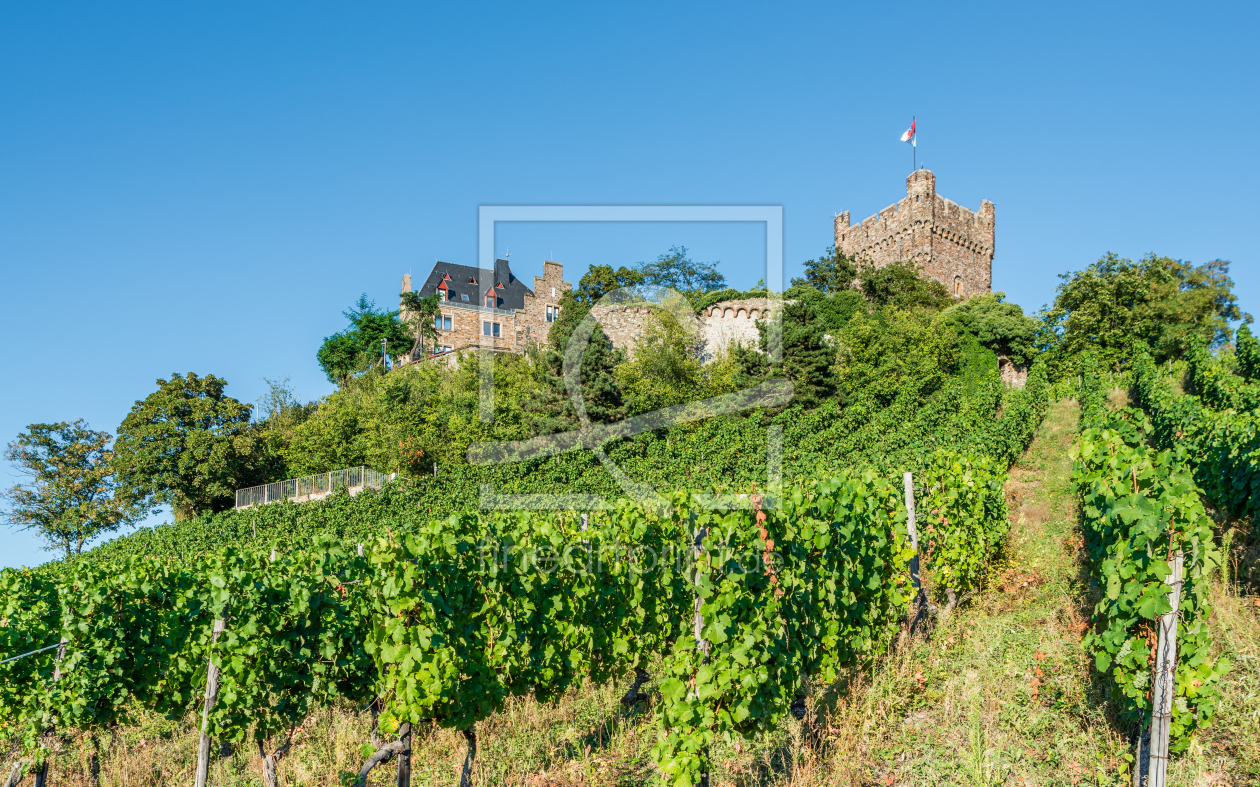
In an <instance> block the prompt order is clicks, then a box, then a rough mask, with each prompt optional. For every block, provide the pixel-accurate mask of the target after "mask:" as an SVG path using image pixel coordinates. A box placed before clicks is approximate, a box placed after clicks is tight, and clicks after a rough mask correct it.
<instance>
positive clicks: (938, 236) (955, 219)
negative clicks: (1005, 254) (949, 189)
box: [835, 169, 996, 298]
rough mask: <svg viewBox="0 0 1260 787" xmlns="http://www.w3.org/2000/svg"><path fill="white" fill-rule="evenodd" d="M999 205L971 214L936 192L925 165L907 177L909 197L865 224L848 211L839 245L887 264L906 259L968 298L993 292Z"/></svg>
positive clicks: (839, 228) (985, 204) (839, 222)
mask: <svg viewBox="0 0 1260 787" xmlns="http://www.w3.org/2000/svg"><path fill="white" fill-rule="evenodd" d="M995 223H996V222H995V217H994V206H993V203H992V202H990V201H988V200H983V201H982V202H981V203H980V210H979V211H976V212H974V213H973V212H972V211H970V210H968V209H967V208H964V207H962V206H960V205H958V204H956V203H954V202H952V201H950V200H948V199H945V198H944V197H942V196H941V195H939V194H937V193H936V176H935V175H934V174H932V172H931V170H927V169H920V170H916V171H915V172H912V173H910V175H908V176H907V177H906V196H905V198H904V199H902V200H898V201H897V202H895V203H893V204H892V205H889V206H888V207H886V208H884V209H883V210H881V211H880V212H879V213H877V214H875V215H874V216H871V217H870V218H868V219H866V221H863V222H861V223H860V224H856V225H854V224H851V223H850V221H849V214H848V212H845V213H841V214H839V215H838V216H837V217H836V222H835V243H836V248H837V249H839V250H840V251H841V252H842V253H844V254H846V255H848V256H850V257H853V258H855V259H856V260H857V261H858V262H859V263H869V264H872V265H874V266H875V267H883V266H885V265H889V264H891V263H894V262H899V261H906V262H910V263H913V264H914V265H916V266H918V267H920V268H922V269H923V272H924V274H926V275H928V276H931V277H932V278H934V279H936V280H937V281H939V282H941V283H942V284H944V285H945V287H946V288H947V289H948V290H949V291H950V293H951V294H953V295H955V296H958V297H962V298H966V297H970V296H972V295H979V294H981V293H986V292H991V290H992V276H993V246H994V227H995Z"/></svg>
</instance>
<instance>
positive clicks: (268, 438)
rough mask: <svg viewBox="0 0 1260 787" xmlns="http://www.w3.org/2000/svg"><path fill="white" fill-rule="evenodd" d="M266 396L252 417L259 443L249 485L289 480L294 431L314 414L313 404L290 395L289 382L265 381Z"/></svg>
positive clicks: (291, 474)
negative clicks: (290, 449) (289, 460)
mask: <svg viewBox="0 0 1260 787" xmlns="http://www.w3.org/2000/svg"><path fill="white" fill-rule="evenodd" d="M263 382H265V383H267V393H266V394H264V395H263V397H262V400H261V401H260V402H259V406H258V412H257V413H256V415H255V423H254V427H253V428H254V432H255V433H256V435H257V438H258V442H259V459H258V461H256V462H254V463H253V465H254V472H253V473H252V475H253V476H254V477H253V478H252V480H251V481H250V485H254V484H266V483H271V482H272V481H281V480H283V479H285V478H292V477H293V476H294V475H295V474H294V473H292V472H291V471H290V470H289V466H288V461H287V459H286V455H287V453H288V451H289V446H290V445H292V443H293V439H294V437H295V436H296V435H297V430H298V427H300V426H301V425H302V424H304V423H305V422H306V421H307V420H308V419H310V417H311V416H312V415H314V414H315V412H316V410H318V409H319V406H318V404H317V403H316V402H307V403H305V404H303V403H302V402H301V401H299V400H298V398H297V396H296V395H295V394H294V392H293V387H292V386H291V385H290V384H289V378H287V377H286V378H284V379H283V380H279V381H276V380H268V379H266V378H263Z"/></svg>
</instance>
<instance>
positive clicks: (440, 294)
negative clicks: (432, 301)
mask: <svg viewBox="0 0 1260 787" xmlns="http://www.w3.org/2000/svg"><path fill="white" fill-rule="evenodd" d="M437 296H438V300H439V301H444V300H446V290H438V291H437Z"/></svg>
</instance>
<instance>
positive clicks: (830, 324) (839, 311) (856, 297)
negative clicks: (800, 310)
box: [783, 284, 867, 336]
mask: <svg viewBox="0 0 1260 787" xmlns="http://www.w3.org/2000/svg"><path fill="white" fill-rule="evenodd" d="M783 297H784V298H785V299H786V300H791V301H805V302H806V303H808V304H809V306H810V308H811V309H812V310H813V312H814V315H815V317H816V319H817V320H818V321H819V322H820V323H821V324H822V327H823V331H824V332H825V333H828V334H830V335H832V336H835V335H836V334H837V333H838V332H839V331H840V329H841V328H843V327H844V326H845V325H847V324H848V322H849V320H850V319H852V318H853V315H855V314H858V313H859V312H865V311H866V307H867V303H866V299H865V298H863V297H862V293H860V292H858V291H857V290H855V289H853V288H851V287H850V288H847V289H844V290H840V291H838V292H833V293H823V292H822V291H821V290H819V289H817V288H815V287H814V286H813V285H811V284H794V285H793V286H792V287H791V289H789V290H788V291H787V292H785V293H783Z"/></svg>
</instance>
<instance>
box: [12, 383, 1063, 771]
mask: <svg viewBox="0 0 1260 787" xmlns="http://www.w3.org/2000/svg"><path fill="white" fill-rule="evenodd" d="M991 368H992V367H990V369H991ZM1046 407H1047V386H1046V385H1045V382H1044V374H1043V373H1042V371H1041V370H1040V369H1037V370H1036V371H1034V373H1033V375H1032V378H1031V380H1030V383H1029V385H1028V386H1027V387H1026V388H1025V389H1024V390H1022V391H1018V390H1017V391H1009V392H1008V391H1005V389H1004V388H1003V387H1002V386H1001V384H1000V382H999V381H998V380H997V378H996V374H995V373H993V372H992V371H988V372H987V374H982V373H978V374H976V375H972V376H971V377H966V376H964V377H962V378H959V379H957V380H956V381H954V382H953V383H952V384H951V385H949V386H946V387H944V388H942V389H941V390H940V391H938V392H937V393H936V394H935V395H934V396H933V397H931V398H929V399H928V401H927V404H926V405H925V406H922V407H920V408H916V409H915V410H914V411H910V412H907V411H905V410H902V409H899V406H898V404H897V403H896V402H894V403H893V404H892V405H890V406H889V407H887V408H885V409H884V410H883V411H881V412H877V413H873V414H872V413H870V412H867V411H862V408H861V407H860V406H859V407H851V408H848V409H846V411H845V413H844V416H843V417H842V418H838V419H836V420H837V422H838V423H836V424H833V425H831V426H830V427H829V428H828V429H826V430H822V431H821V433H820V431H819V430H817V429H815V427H816V426H817V425H818V424H819V423H820V422H821V421H809V420H808V419H804V420H806V423H804V424H798V425H797V426H795V427H794V430H793V431H792V432H791V433H789V434H788V435H786V436H785V444H786V445H785V452H784V453H785V455H786V456H785V463H784V464H785V468H784V474H785V476H787V477H788V478H793V477H795V478H798V479H799V478H803V479H804V480H798V481H789V482H785V483H783V484H782V485H781V486H780V487H771V488H770V489H771V490H772V491H767V486H766V485H765V484H764V482H762V483H758V481H759V479H758V477H757V475H756V474H755V472H754V471H752V470H751V468H753V467H758V466H759V470H760V473H761V478H764V467H765V464H764V463H765V458H764V442H763V443H762V447H761V449H760V452H759V453H758V452H757V451H756V450H755V449H753V448H752V447H751V446H752V445H755V443H756V440H757V438H758V437H759V436H760V437H761V438H762V439H763V440H764V435H765V424H764V423H763V422H762V421H760V420H759V419H758V418H751V419H747V421H745V422H743V423H740V424H732V423H731V422H727V423H725V424H709V425H707V426H704V427H701V428H700V429H698V430H696V431H695V432H693V434H692V435H691V439H690V440H682V441H679V442H680V443H681V444H680V445H678V446H677V447H675V448H674V451H675V453H674V455H673V456H672V457H671V458H669V460H668V461H669V462H670V463H675V466H677V464H676V463H677V462H679V461H680V456H679V454H681V453H683V452H686V451H694V450H699V445H700V444H702V443H711V442H712V441H714V440H716V439H721V440H722V442H723V443H724V444H727V445H731V446H733V449H732V451H731V453H732V454H733V455H734V458H733V459H732V461H733V462H737V463H740V464H741V465H744V466H746V467H747V468H748V471H747V472H745V473H744V475H743V476H741V475H740V474H739V473H738V472H736V473H733V474H731V475H734V477H735V478H741V477H742V478H744V479H745V480H744V482H743V483H729V482H728V483H727V484H725V485H724V486H722V487H711V488H710V494H705V495H697V494H694V493H692V492H689V491H686V489H685V488H684V489H677V490H676V491H669V492H667V493H666V495H667V501H668V506H667V507H664V508H660V507H656V506H651V505H643V504H637V503H632V502H626V501H624V500H623V501H620V502H617V503H616V504H615V506H614V507H613V508H611V509H608V510H601V511H595V512H590V513H589V514H586V513H580V512H529V513H522V512H478V511H477V510H476V506H475V505H469V497H468V496H469V495H471V490H470V489H469V487H471V486H473V485H474V484H476V483H479V482H481V481H483V480H484V476H482V477H477V476H475V475H474V474H473V470H475V468H470V470H469V473H468V475H469V476H470V477H469V478H465V479H455V480H452V479H449V478H447V479H444V478H441V477H439V478H437V479H436V480H434V479H418V480H416V481H412V482H397V483H392V484H389V485H387V486H386V487H385V488H384V489H383V490H381V491H380V492H379V493H370V492H365V493H362V494H360V495H358V496H356V497H354V498H351V497H349V496H348V495H345V494H344V493H342V494H338V495H334V496H332V497H330V498H328V499H327V500H325V501H321V502H316V503H310V504H302V505H298V504H292V503H284V504H276V505H268V506H256V507H253V508H251V509H246V510H242V511H233V512H228V513H225V514H219V515H214V516H210V517H204V518H201V519H199V520H192V521H189V522H182V523H177V524H175V525H172V526H165V527H161V528H157V529H155V530H152V531H146V532H142V533H141V534H137V535H136V536H132V537H128V538H123V539H118V540H117V541H115V542H112V543H111V544H110V545H109V546H108V547H106V548H104V549H99V550H94V551H92V552H89V553H87V555H85V556H84V557H83V558H81V559H79V560H75V561H69V562H65V563H61V564H54V565H52V566H51V567H49V568H47V569H44V570H39V571H12V570H6V571H4V572H3V574H2V575H0V577H2V579H0V581H2V582H3V592H4V599H5V609H4V613H3V618H4V621H5V626H4V627H3V628H0V637H2V638H3V640H2V641H0V652H3V653H6V654H9V653H12V654H18V653H25V652H28V651H37V652H35V653H33V654H32V655H30V656H27V657H25V658H21V659H17V660H14V661H10V662H8V663H5V664H3V665H0V677H2V678H3V683H4V685H5V686H6V693H5V694H4V695H3V705H2V706H0V717H2V718H5V719H9V720H10V722H9V723H10V724H11V725H12V726H13V727H14V728H15V729H19V730H21V735H22V740H23V742H24V743H23V749H24V755H23V758H24V759H23V762H24V764H25V767H26V768H27V769H31V770H36V771H38V770H39V769H40V768H41V767H44V766H43V763H45V762H46V761H47V756H48V752H49V748H48V745H49V744H48V742H49V741H50V739H51V736H53V735H56V734H58V733H66V732H68V731H74V732H75V733H76V734H80V735H83V736H85V737H86V739H87V740H90V741H93V744H92V745H93V747H95V745H96V743H95V741H97V740H98V739H99V738H100V736H101V735H104V734H106V733H107V732H108V731H109V730H111V729H113V728H115V727H116V726H117V725H119V724H123V723H126V722H127V721H128V720H129V719H130V718H132V717H134V716H135V714H137V713H139V712H148V713H157V714H165V715H167V716H169V717H172V718H174V717H179V716H182V715H184V714H186V713H188V712H190V711H191V710H192V709H194V708H197V707H198V706H199V705H200V704H202V703H203V702H204V705H205V709H204V720H203V723H202V728H203V736H204V737H205V738H206V739H207V740H208V739H215V740H218V741H220V742H222V743H223V744H225V745H233V746H240V747H243V749H245V750H248V751H252V752H255V756H257V757H258V758H259V760H260V766H261V769H262V772H263V775H264V782H265V783H266V784H267V785H269V787H270V786H271V785H275V784H278V781H277V779H278V776H277V773H278V770H277V769H278V766H279V763H280V762H282V760H283V758H284V757H285V756H286V754H287V753H288V752H289V751H290V749H291V747H292V745H293V735H294V730H296V729H298V728H299V727H301V726H302V725H303V722H304V721H305V720H306V719H308V718H310V717H311V715H312V714H315V713H318V712H320V710H321V709H324V708H330V707H334V706H337V705H338V704H339V703H349V704H352V705H353V706H356V707H360V708H370V709H371V710H372V711H373V718H374V724H373V728H372V729H371V730H370V731H367V730H365V733H367V732H370V733H371V736H372V738H373V740H377V741H378V745H376V747H375V750H374V751H371V752H365V753H364V757H363V768H362V770H361V773H360V774H359V775H358V776H357V777H356V779H357V781H358V782H359V783H365V781H366V780H367V779H368V778H369V776H370V773H371V771H372V768H373V767H374V766H376V765H378V764H380V763H382V762H385V761H388V760H391V759H397V760H398V761H399V769H400V773H402V774H404V775H405V774H406V773H407V772H408V769H409V767H410V765H409V757H410V753H409V752H410V741H411V734H412V733H411V731H412V730H413V729H415V728H416V727H417V726H419V725H437V726H439V727H444V728H450V729H454V730H458V731H460V732H461V733H462V734H463V735H464V737H465V740H466V744H467V754H466V756H467V764H466V767H465V772H464V776H463V781H464V782H465V783H469V779H470V774H471V772H472V768H473V764H474V762H475V754H476V741H477V737H476V734H477V733H476V731H477V726H478V724H480V723H482V722H484V721H485V720H487V719H488V718H491V717H492V716H493V715H494V714H496V713H499V712H501V711H502V710H503V708H504V707H505V703H507V702H509V701H510V700H511V698H514V697H527V696H528V697H531V698H534V699H535V700H537V701H540V702H547V701H550V700H552V699H554V698H557V697H559V696H561V695H564V694H565V693H566V692H568V691H570V690H572V689H573V688H574V687H576V686H579V685H582V684H583V683H584V682H594V683H596V684H600V683H607V682H615V681H619V680H622V679H623V678H625V677H626V676H630V675H636V676H638V677H637V678H636V688H635V690H632V692H631V696H632V698H633V695H634V692H635V691H637V688H638V686H639V685H641V684H642V682H643V680H645V679H647V678H648V677H649V676H648V673H647V670H648V668H649V667H650V668H651V669H652V671H653V673H654V674H652V675H651V676H650V679H651V680H652V681H653V682H654V684H655V686H656V691H657V694H658V699H657V701H656V702H655V703H654V704H653V713H654V714H655V718H656V721H655V724H656V728H657V740H656V744H655V746H654V747H653V748H652V751H651V757H652V760H653V762H654V763H655V767H656V768H657V769H658V772H659V773H660V774H661V779H662V783H666V784H672V785H691V784H702V783H705V782H706V780H707V778H708V777H707V774H709V773H710V772H712V771H713V769H714V763H713V762H712V760H711V758H710V752H711V751H712V749H713V747H714V746H715V744H719V743H720V744H724V745H729V744H730V743H731V742H733V741H741V740H742V741H749V742H752V741H756V740H757V739H759V738H760V737H764V736H765V735H766V734H767V733H768V732H770V731H771V730H774V729H775V728H776V727H777V726H778V725H780V724H781V722H782V720H783V719H784V718H785V717H786V716H787V715H789V714H797V715H798V716H799V713H800V712H801V711H802V709H803V707H804V702H805V699H806V698H807V697H808V696H809V695H810V692H811V689H812V688H813V687H820V686H827V685H830V684H832V683H833V682H834V681H835V680H836V679H837V678H838V677H839V676H840V675H842V674H844V673H845V671H846V670H850V669H852V668H854V667H856V666H859V665H861V664H863V663H868V662H869V661H870V659H872V658H873V657H876V656H878V655H880V654H882V653H885V652H886V651H887V649H888V648H889V646H890V644H891V643H892V642H893V641H894V639H895V637H896V633H897V631H898V630H899V628H900V627H901V625H902V624H903V621H904V620H905V619H906V615H907V613H908V610H909V607H910V604H911V602H912V600H913V599H914V596H915V591H914V588H913V587H912V585H911V576H910V571H909V565H910V561H911V558H912V557H914V556H915V554H916V553H915V551H914V550H913V549H912V548H911V540H910V532H909V528H908V521H907V507H906V505H905V502H906V501H905V499H904V495H905V490H904V489H903V488H902V486H903V485H902V484H901V478H900V473H899V472H897V471H898V470H901V469H902V468H907V469H912V470H913V471H914V481H915V484H914V491H915V494H916V496H917V497H918V500H917V503H916V504H917V507H918V509H919V510H920V511H922V512H924V514H923V517H922V524H921V533H920V534H919V541H918V543H919V554H920V556H921V558H922V561H923V565H922V571H923V572H925V573H927V574H930V575H931V576H933V577H935V584H936V585H937V586H938V587H939V590H940V591H941V592H944V591H948V593H949V594H950V595H951V597H954V596H955V594H958V593H965V592H968V591H970V590H972V589H973V588H975V587H976V586H977V584H978V583H979V582H980V581H981V579H982V576H983V574H984V571H985V567H986V565H987V564H988V563H989V561H990V560H991V559H992V557H993V556H994V555H995V554H996V553H997V551H998V550H999V549H1000V544H1001V542H1002V539H1003V537H1004V535H1005V533H1006V530H1007V528H1008V527H1009V517H1008V513H1007V510H1006V505H1005V500H1004V492H1003V484H1004V477H1005V476H1004V474H1005V470H1006V468H1007V467H1008V466H1009V464H1010V463H1011V462H1012V461H1013V459H1014V457H1015V456H1017V455H1018V454H1019V453H1021V452H1022V450H1023V448H1024V447H1025V446H1026V445H1027V443H1028V442H1029V440H1031V438H1032V434H1033V431H1034V430H1035V429H1036V427H1037V424H1038V423H1039V422H1040V420H1041V419H1042V417H1043V416H1044V413H1045V410H1046ZM822 409H825V408H822ZM999 409H1000V410H1001V411H1002V412H1001V417H997V418H995V417H994V416H995V414H996V413H997V412H998V411H999ZM810 415H811V416H814V414H810ZM814 417H818V416H814ZM823 417H825V415H824V416H823ZM713 429H725V430H731V431H728V432H725V433H724V434H722V435H715V434H713V433H712V432H711V431H708V430H713ZM846 430H847V431H846ZM627 442H629V443H630V445H629V447H626V446H624V445H623V446H620V447H619V449H620V450H622V451H628V452H631V453H632V452H633V450H634V448H635V446H634V444H633V441H627ZM828 444H830V445H828ZM745 445H747V446H749V447H748V448H747V449H742V448H741V447H742V446H745ZM837 445H839V446H841V447H842V449H841V450H842V451H843V450H844V449H843V446H851V447H852V448H853V450H852V451H851V453H850V454H849V457H850V461H849V462H847V463H845V464H846V465H848V466H840V465H839V464H838V463H837V462H835V461H834V460H832V461H830V462H826V463H824V462H822V461H821V457H822V455H823V453H824V451H825V452H826V455H827V456H831V457H835V456H844V455H845V454H844V453H842V452H837V451H836V449H835V446H837ZM741 450H743V454H741V453H740V451H741ZM616 451H617V449H614V452H613V454H614V456H617V455H618V454H617V452H616ZM623 457H624V454H623ZM651 459H654V461H657V462H664V461H665V460H664V459H663V458H662V457H655V458H651ZM644 464H648V463H644ZM714 464H720V462H715V463H714ZM854 464H856V465H859V466H860V467H856V468H855V467H853V465H854ZM632 466H633V465H632ZM643 466H644V465H643V464H640V465H638V466H637V467H639V468H642V467H643ZM695 466H697V467H700V466H704V465H702V464H700V463H697V464H696V465H695ZM805 466H811V467H812V469H813V472H812V473H809V474H806V473H803V472H801V469H803V468H804V467H805ZM565 467H566V465H565V462H564V461H555V462H551V463H549V464H547V465H546V466H544V467H542V468H539V470H541V472H538V473H536V475H541V476H542V480H536V481H535V485H534V486H533V487H532V490H537V491H546V490H548V487H549V485H550V484H558V483H559V482H558V480H549V479H558V478H561V477H563V474H564V470H565ZM716 472H718V473H719V474H720V473H723V472H727V471H725V470H718V471H716ZM729 477H730V476H729V475H728V478H729ZM705 480H707V479H705ZM680 481H690V479H678V478H676V477H675V478H674V479H673V483H672V484H670V485H669V486H670V487H678V486H681V485H682V484H680ZM658 482H659V481H658ZM661 485H662V486H666V484H664V483H662V484H661ZM575 486H576V487H577V488H578V489H581V488H582V487H581V482H579V483H577V484H576V485H575ZM567 488H570V489H571V488H573V487H572V486H570V487H567ZM592 488H597V489H600V491H604V490H606V489H607V487H606V486H605V487H603V488H600V487H598V486H596V485H595V484H592ZM667 488H668V487H667ZM759 490H760V491H759ZM438 501H441V502H438ZM223 544H230V545H232V546H230V547H228V548H226V549H224V548H222V547H221V545H223ZM297 544H311V545H312V546H309V547H305V548H297V549H295V548H294V545H297ZM48 645H55V646H56V647H52V648H47V649H44V650H40V649H41V648H46V646H48ZM208 676H213V678H214V679H213V680H210V681H209V683H211V684H212V685H214V684H217V686H215V687H214V688H212V689H211V690H210V691H207V682H208ZM11 687H21V689H20V690H17V691H11ZM207 697H209V699H207ZM386 741H388V742H386ZM207 745H208V744H203V746H202V748H203V749H206V747H207ZM203 759H204V756H203ZM400 778H405V776H400Z"/></svg>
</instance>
